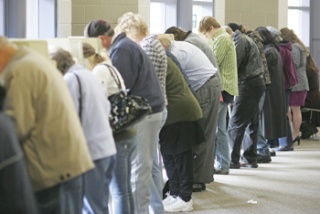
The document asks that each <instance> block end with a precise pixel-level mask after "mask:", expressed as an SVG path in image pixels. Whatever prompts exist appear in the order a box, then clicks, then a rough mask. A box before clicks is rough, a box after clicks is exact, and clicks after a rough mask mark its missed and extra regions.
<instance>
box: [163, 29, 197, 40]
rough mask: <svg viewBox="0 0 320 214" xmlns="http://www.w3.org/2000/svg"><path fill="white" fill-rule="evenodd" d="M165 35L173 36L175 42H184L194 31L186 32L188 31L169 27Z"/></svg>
mask: <svg viewBox="0 0 320 214" xmlns="http://www.w3.org/2000/svg"><path fill="white" fill-rule="evenodd" d="M164 33H165V34H173V35H174V40H177V41H184V40H185V39H186V38H187V37H188V36H189V34H190V33H192V31H188V32H186V31H184V30H182V29H181V28H178V27H175V26H172V27H169V28H168V29H167V30H166V31H165V32H164Z"/></svg>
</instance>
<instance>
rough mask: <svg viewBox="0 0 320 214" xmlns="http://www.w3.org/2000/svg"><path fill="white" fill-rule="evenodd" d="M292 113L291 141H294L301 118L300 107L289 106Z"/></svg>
mask: <svg viewBox="0 0 320 214" xmlns="http://www.w3.org/2000/svg"><path fill="white" fill-rule="evenodd" d="M290 107H291V111H292V139H293V140H294V139H295V138H296V137H297V136H298V135H299V130H300V125H301V122H302V116H301V111H300V106H290Z"/></svg>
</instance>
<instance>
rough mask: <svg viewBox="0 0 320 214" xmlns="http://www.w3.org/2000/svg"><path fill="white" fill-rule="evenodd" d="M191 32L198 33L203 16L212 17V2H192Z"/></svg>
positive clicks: (210, 0)
mask: <svg viewBox="0 0 320 214" xmlns="http://www.w3.org/2000/svg"><path fill="white" fill-rule="evenodd" d="M192 13H193V15H192V31H193V32H198V25H199V21H200V20H201V19H202V17H204V16H213V1H212V0H193V7H192Z"/></svg>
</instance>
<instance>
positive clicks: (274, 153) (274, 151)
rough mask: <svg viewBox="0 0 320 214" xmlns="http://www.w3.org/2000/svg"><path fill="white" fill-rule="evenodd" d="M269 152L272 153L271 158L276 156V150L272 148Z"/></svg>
mask: <svg viewBox="0 0 320 214" xmlns="http://www.w3.org/2000/svg"><path fill="white" fill-rule="evenodd" d="M269 152H270V156H271V157H274V156H276V150H274V149H272V148H269Z"/></svg>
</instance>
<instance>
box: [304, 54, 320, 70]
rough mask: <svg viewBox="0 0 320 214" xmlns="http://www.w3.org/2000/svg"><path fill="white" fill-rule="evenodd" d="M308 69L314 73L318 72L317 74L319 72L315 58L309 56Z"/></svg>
mask: <svg viewBox="0 0 320 214" xmlns="http://www.w3.org/2000/svg"><path fill="white" fill-rule="evenodd" d="M306 69H307V70H312V71H314V72H316V73H318V72H319V68H318V66H317V65H316V63H315V62H314V60H313V58H312V56H311V55H309V56H308V57H307V64H306Z"/></svg>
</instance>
